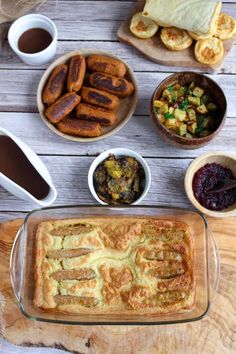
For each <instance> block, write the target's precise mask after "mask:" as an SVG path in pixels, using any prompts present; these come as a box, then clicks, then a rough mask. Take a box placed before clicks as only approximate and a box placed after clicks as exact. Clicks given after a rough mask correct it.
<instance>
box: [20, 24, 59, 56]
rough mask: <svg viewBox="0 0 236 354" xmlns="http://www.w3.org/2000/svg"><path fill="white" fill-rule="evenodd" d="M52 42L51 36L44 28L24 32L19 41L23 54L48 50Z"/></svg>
mask: <svg viewBox="0 0 236 354" xmlns="http://www.w3.org/2000/svg"><path fill="white" fill-rule="evenodd" d="M51 42H52V36H51V34H50V33H49V32H48V31H46V30H44V29H42V28H31V29H29V30H28V31H26V32H24V33H23V34H22V35H21V36H20V38H19V40H18V48H19V50H20V51H21V52H24V53H28V54H33V53H38V52H41V51H42V50H44V49H46V48H47V47H48V46H49V44H50V43H51Z"/></svg>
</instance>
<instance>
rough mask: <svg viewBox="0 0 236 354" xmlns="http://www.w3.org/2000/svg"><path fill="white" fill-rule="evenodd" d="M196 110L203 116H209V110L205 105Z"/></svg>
mask: <svg viewBox="0 0 236 354" xmlns="http://www.w3.org/2000/svg"><path fill="white" fill-rule="evenodd" d="M196 109H197V112H198V113H201V114H207V113H208V109H207V108H206V106H205V105H204V104H201V105H200V106H198V107H197V108H196Z"/></svg>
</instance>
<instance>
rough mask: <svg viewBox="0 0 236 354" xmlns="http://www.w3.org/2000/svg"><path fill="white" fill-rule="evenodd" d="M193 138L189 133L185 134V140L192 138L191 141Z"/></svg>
mask: <svg viewBox="0 0 236 354" xmlns="http://www.w3.org/2000/svg"><path fill="white" fill-rule="evenodd" d="M192 137H193V136H192V134H190V133H188V132H187V133H186V134H185V138H190V139H191V138H192Z"/></svg>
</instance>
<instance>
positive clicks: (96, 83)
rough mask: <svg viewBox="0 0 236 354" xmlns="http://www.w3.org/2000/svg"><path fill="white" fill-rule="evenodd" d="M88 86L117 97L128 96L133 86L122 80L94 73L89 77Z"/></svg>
mask: <svg viewBox="0 0 236 354" xmlns="http://www.w3.org/2000/svg"><path fill="white" fill-rule="evenodd" d="M89 82H90V85H92V86H93V87H96V88H97V89H101V90H104V91H107V92H110V93H111V94H113V95H116V96H118V97H127V96H130V95H131V94H132V93H133V91H134V85H133V84H132V83H131V82H129V81H127V80H126V79H124V78H119V77H116V76H113V75H108V74H104V73H100V72H94V73H93V74H91V75H90V76H89Z"/></svg>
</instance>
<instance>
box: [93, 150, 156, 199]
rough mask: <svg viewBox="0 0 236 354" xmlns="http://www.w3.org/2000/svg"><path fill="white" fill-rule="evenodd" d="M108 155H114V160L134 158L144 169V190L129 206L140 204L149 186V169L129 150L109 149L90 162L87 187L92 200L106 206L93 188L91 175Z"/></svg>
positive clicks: (141, 159)
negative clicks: (126, 157)
mask: <svg viewBox="0 0 236 354" xmlns="http://www.w3.org/2000/svg"><path fill="white" fill-rule="evenodd" d="M110 154H113V155H115V157H116V158H120V157H124V156H131V157H134V158H135V159H136V160H137V161H138V162H139V163H140V164H141V166H142V167H143V169H144V173H145V178H144V182H143V183H144V186H143V187H144V189H143V193H142V194H141V195H140V197H139V198H138V199H137V200H135V201H134V202H133V203H132V204H131V205H136V204H139V203H140V202H141V200H143V198H144V197H145V196H146V194H147V192H148V190H149V187H150V184H151V173H150V169H149V167H148V164H147V163H146V161H145V160H144V159H143V158H142V156H141V155H139V154H138V153H137V152H135V151H132V150H129V149H125V148H116V149H110V150H106V151H104V152H103V153H102V154H100V155H99V156H98V157H96V159H95V160H94V161H93V162H92V164H91V166H90V169H89V173H88V186H89V189H90V192H91V193H92V195H93V196H94V198H95V199H96V200H97V201H98V202H99V203H100V204H102V205H107V203H105V202H104V201H102V200H101V199H100V198H99V197H98V195H97V193H96V191H95V188H94V181H93V175H94V172H95V170H96V168H97V167H98V165H99V164H100V163H101V162H102V161H104V160H105V159H106V158H108V157H109V155H110Z"/></svg>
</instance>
